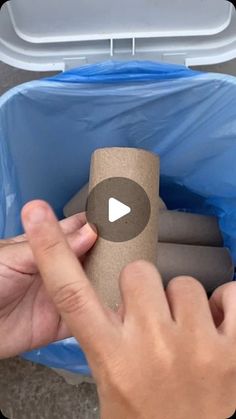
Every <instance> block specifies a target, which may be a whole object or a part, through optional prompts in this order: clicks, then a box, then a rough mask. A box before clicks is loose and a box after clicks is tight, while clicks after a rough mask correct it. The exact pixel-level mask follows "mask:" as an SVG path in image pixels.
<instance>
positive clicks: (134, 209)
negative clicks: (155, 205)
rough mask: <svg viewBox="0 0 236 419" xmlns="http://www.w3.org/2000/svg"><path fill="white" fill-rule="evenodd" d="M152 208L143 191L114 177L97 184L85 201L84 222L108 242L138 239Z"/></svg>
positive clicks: (131, 182) (132, 183)
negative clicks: (95, 229)
mask: <svg viewBox="0 0 236 419" xmlns="http://www.w3.org/2000/svg"><path fill="white" fill-rule="evenodd" d="M150 214H151V204H150V201H149V198H148V196H147V194H146V192H145V190H144V189H143V188H142V187H141V186H140V185H138V184H137V183H136V182H134V181H133V180H131V179H127V178H123V177H113V178H109V179H106V180H104V181H103V182H101V183H99V184H98V185H97V186H96V187H95V188H94V189H93V190H92V191H91V193H90V194H89V197H88V200H87V220H88V222H89V223H92V224H95V226H96V227H97V229H98V233H99V236H100V237H102V238H103V239H105V240H107V241H111V242H125V241H128V240H132V239H134V238H135V237H137V236H138V235H139V234H140V233H142V231H143V230H144V229H145V227H146V226H147V224H148V222H149V219H150Z"/></svg>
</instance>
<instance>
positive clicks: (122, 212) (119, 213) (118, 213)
mask: <svg viewBox="0 0 236 419" xmlns="http://www.w3.org/2000/svg"><path fill="white" fill-rule="evenodd" d="M130 213H131V208H130V207H128V206H127V205H125V204H123V203H122V202H120V201H118V200H117V199H115V198H110V199H109V211H108V216H109V221H110V223H114V222H115V221H117V220H120V219H121V218H123V217H125V216H126V215H128V214H130Z"/></svg>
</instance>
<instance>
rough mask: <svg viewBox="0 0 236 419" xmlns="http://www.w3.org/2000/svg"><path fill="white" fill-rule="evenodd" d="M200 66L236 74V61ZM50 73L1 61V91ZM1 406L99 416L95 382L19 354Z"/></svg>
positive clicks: (19, 413) (10, 414)
mask: <svg viewBox="0 0 236 419" xmlns="http://www.w3.org/2000/svg"><path fill="white" fill-rule="evenodd" d="M199 69H202V70H206V71H215V72H221V73H227V74H232V75H236V61H233V62H229V63H226V64H220V65H217V66H214V67H201V68H199ZM49 74H50V73H35V72H29V71H23V70H18V69H15V68H12V67H9V66H7V65H5V64H3V63H0V95H1V94H2V93H4V92H6V91H7V90H9V89H10V88H11V87H13V86H15V85H18V84H20V83H23V82H26V81H29V80H34V79H38V78H41V77H45V76H48V75H49ZM0 410H2V412H3V414H4V415H5V416H6V417H7V418H9V419H59V418H60V419H68V418H70V419H98V417H99V411H98V400H97V395H96V388H95V386H94V385H92V384H79V385H76V386H72V385H69V384H67V383H66V382H65V380H64V379H63V378H62V377H60V376H58V375H57V374H56V373H55V372H54V371H51V370H49V369H47V368H45V367H41V366H39V365H35V364H32V363H30V362H26V361H23V360H21V359H19V358H14V359H11V360H6V361H0ZM0 416H1V415H0Z"/></svg>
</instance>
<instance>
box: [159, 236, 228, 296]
mask: <svg viewBox="0 0 236 419" xmlns="http://www.w3.org/2000/svg"><path fill="white" fill-rule="evenodd" d="M157 266H158V269H159V272H160V273H161V276H162V279H163V282H164V285H165V286H166V285H167V284H168V282H169V281H170V280H171V279H173V278H175V277H176V276H182V275H187V276H191V277H194V278H195V279H197V280H198V281H200V282H201V283H202V284H203V286H204V287H205V289H206V290H207V291H208V292H211V291H213V290H214V289H215V288H217V287H219V286H220V285H222V284H225V283H227V282H230V281H232V280H233V278H234V264H233V261H232V258H231V255H230V252H229V251H228V250H227V249H225V248H217V247H204V246H186V245H181V244H177V245H176V244H166V243H159V245H158V257H157Z"/></svg>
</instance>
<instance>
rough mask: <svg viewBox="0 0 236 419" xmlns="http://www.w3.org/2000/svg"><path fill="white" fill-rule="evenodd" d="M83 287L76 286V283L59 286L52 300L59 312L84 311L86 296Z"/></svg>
mask: <svg viewBox="0 0 236 419" xmlns="http://www.w3.org/2000/svg"><path fill="white" fill-rule="evenodd" d="M85 294H86V292H85V289H84V287H81V286H78V283H74V284H73V283H72V284H67V285H65V286H64V287H62V288H59V289H58V290H57V291H56V293H55V295H54V297H53V300H54V302H55V304H56V306H57V308H58V310H59V311H60V312H63V313H65V314H72V313H75V312H76V313H78V312H79V313H81V312H84V310H85V308H86V306H87V301H88V300H87V298H86V296H85Z"/></svg>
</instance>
